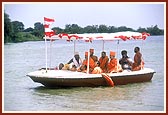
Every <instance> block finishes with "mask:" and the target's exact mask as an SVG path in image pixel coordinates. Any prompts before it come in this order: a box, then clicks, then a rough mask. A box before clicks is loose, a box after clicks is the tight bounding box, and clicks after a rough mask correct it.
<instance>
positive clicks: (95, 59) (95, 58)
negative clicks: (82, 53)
mask: <svg viewBox="0 0 168 115" xmlns="http://www.w3.org/2000/svg"><path fill="white" fill-rule="evenodd" d="M90 57H91V58H92V59H93V61H94V62H97V61H98V58H97V56H95V55H93V56H90Z"/></svg>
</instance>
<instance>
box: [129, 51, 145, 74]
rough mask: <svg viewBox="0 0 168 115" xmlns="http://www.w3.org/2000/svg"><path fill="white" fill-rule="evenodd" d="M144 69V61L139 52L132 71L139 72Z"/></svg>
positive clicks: (135, 57)
mask: <svg viewBox="0 0 168 115" xmlns="http://www.w3.org/2000/svg"><path fill="white" fill-rule="evenodd" d="M143 67H144V62H143V61H142V54H141V53H140V52H137V53H136V54H135V56H134V63H133V65H132V70H133V71H137V70H140V69H141V68H143Z"/></svg>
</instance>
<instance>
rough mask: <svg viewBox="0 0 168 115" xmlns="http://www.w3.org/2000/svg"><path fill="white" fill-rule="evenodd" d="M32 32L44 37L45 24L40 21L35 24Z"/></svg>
mask: <svg viewBox="0 0 168 115" xmlns="http://www.w3.org/2000/svg"><path fill="white" fill-rule="evenodd" d="M32 34H33V35H34V36H36V37H39V38H42V37H43V36H44V26H43V24H42V23H40V22H36V23H35V24H34V30H33V32H32Z"/></svg>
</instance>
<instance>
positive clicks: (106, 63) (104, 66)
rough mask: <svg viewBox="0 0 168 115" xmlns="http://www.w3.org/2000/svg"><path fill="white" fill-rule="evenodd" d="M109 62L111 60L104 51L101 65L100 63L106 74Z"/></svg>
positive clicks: (100, 60) (100, 61)
mask: <svg viewBox="0 0 168 115" xmlns="http://www.w3.org/2000/svg"><path fill="white" fill-rule="evenodd" d="M108 61H109V58H108V56H106V52H104V51H103V52H102V53H101V57H100V59H99V63H100V68H101V69H102V70H103V72H104V73H106V72H107V68H108Z"/></svg>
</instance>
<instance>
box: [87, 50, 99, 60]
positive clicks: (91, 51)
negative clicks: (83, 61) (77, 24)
mask: <svg viewBox="0 0 168 115" xmlns="http://www.w3.org/2000/svg"><path fill="white" fill-rule="evenodd" d="M89 51H90V57H91V58H92V59H93V61H94V62H97V61H98V58H97V56H95V55H94V49H90V50H89Z"/></svg>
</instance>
